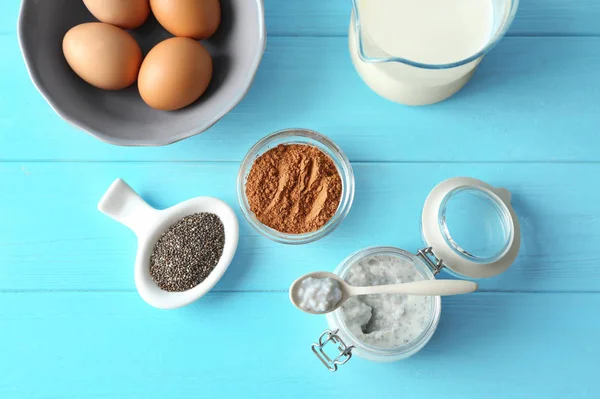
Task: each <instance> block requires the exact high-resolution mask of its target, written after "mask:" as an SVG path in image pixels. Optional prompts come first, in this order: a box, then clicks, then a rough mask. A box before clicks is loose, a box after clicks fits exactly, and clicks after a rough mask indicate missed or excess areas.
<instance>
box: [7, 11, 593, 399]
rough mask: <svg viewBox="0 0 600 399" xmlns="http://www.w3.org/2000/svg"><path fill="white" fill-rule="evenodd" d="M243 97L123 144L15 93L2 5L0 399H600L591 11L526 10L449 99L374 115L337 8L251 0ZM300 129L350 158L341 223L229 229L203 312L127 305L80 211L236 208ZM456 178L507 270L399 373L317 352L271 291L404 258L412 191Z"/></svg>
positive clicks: (27, 93)
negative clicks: (491, 219) (507, 216)
mask: <svg viewBox="0 0 600 399" xmlns="http://www.w3.org/2000/svg"><path fill="white" fill-rule="evenodd" d="M265 6H266V14H267V15H266V17H267V24H268V33H269V38H268V46H267V51H266V54H265V57H264V59H263V62H262V64H261V67H260V70H259V73H258V76H257V78H256V81H255V83H254V85H253V87H252V89H251V90H250V92H249V93H248V96H247V97H246V98H245V99H244V100H243V102H242V103H241V104H239V105H238V106H237V107H236V108H235V109H234V110H233V111H232V112H231V113H230V114H228V115H227V116H226V117H225V118H224V119H223V120H222V121H220V122H219V123H217V125H215V126H214V127H213V128H212V129H211V130H209V131H208V132H206V133H204V134H202V135H199V136H196V137H193V138H191V139H188V140H185V141H183V142H180V143H177V144H175V145H172V146H168V147H163V148H119V147H112V146H109V145H107V144H103V143H101V142H99V141H97V140H95V139H93V138H91V137H90V136H88V135H86V134H84V133H82V132H80V131H77V130H76V129H74V128H72V127H70V126H69V125H68V124H66V123H65V122H63V121H62V120H61V119H60V118H59V117H58V116H56V115H55V114H54V113H53V112H52V110H51V109H50V107H49V106H48V105H47V104H46V103H45V102H44V100H43V99H42V97H41V96H40V95H38V93H37V92H36V91H35V89H34V88H33V85H32V84H31V83H30V81H29V78H28V76H27V73H26V71H25V67H24V64H23V62H22V59H21V56H20V53H19V49H18V45H17V39H16V33H15V31H16V18H17V14H18V8H19V1H17V0H4V1H2V2H0V57H1V62H0V185H1V186H0V187H1V188H0V398H2V399H12V398H19V399H21V398H111V399H115V398H143V399H150V398H157V399H158V398H161V399H162V398H233V397H240V398H270V397H283V398H302V399H304V398H309V397H310V398H332V397H340V398H345V399H351V398H365V397H367V398H394V399H396V398H438V397H440V398H507V397H510V398H519V397H532V398H599V397H600V378H599V377H598V372H599V370H600V343H599V342H600V341H599V339H598V335H599V334H600V317H599V316H600V245H599V244H600V206H599V200H598V198H597V196H598V194H599V193H600V188H599V187H598V183H597V182H598V178H599V176H600V151H599V148H600V22H599V21H600V2H598V1H596V0H578V1H571V0H522V2H521V7H520V10H519V13H518V15H517V18H516V20H515V22H514V24H513V27H512V28H511V30H510V33H509V35H508V37H506V38H505V39H504V40H503V41H502V42H501V43H500V44H499V45H498V46H497V47H496V48H495V49H494V50H493V51H492V52H491V53H490V54H489V55H488V56H487V57H486V58H485V59H484V60H483V62H482V64H481V66H480V68H479V69H478V71H477V72H476V74H475V77H474V79H473V80H472V81H471V82H470V83H469V84H468V85H467V87H466V88H465V89H464V90H463V91H462V92H460V93H459V94H458V95H456V96H455V97H454V98H452V99H451V100H449V101H446V102H443V103H441V104H438V105H434V106H430V107H424V108H409V107H403V106H400V105H396V104H393V103H390V102H388V101H386V100H383V99H381V98H379V97H377V96H376V95H375V94H374V93H372V92H371V91H370V90H369V89H368V88H367V87H366V86H365V85H364V84H363V82H362V81H361V80H360V78H359V77H358V75H357V74H356V73H355V71H354V69H353V67H352V65H351V62H350V60H349V55H348V52H347V37H346V34H347V27H348V21H349V13H350V4H349V2H348V1H347V0H327V1H323V0H294V1H291V0H290V1H283V0H266V4H265ZM286 127H307V128H311V129H315V130H318V131H321V132H323V133H325V134H327V135H328V136H330V137H331V138H332V139H333V140H334V141H336V142H337V143H338V144H339V145H340V146H341V147H342V148H343V149H344V151H345V152H346V153H347V155H348V156H349V158H350V159H351V161H352V163H353V165H354V168H355V174H356V180H357V192H356V199H355V203H354V206H353V209H352V211H351V213H350V215H349V216H348V217H347V219H346V220H345V221H344V223H343V224H342V225H341V227H340V228H339V229H338V230H336V231H335V232H334V233H333V234H332V235H330V236H329V237H327V238H326V239H323V240H321V241H319V242H317V243H314V244H311V245H307V246H302V247H289V246H283V245H279V244H276V243H273V242H271V241H268V240H267V239H265V238H263V237H261V236H260V235H259V234H258V233H257V232H255V231H253V230H252V229H251V228H250V226H249V225H248V224H247V223H246V222H245V221H244V220H242V219H241V213H239V212H238V216H239V217H240V222H241V226H240V231H241V236H240V246H239V249H238V253H237V255H236V258H235V260H234V262H233V263H232V265H231V266H230V268H229V270H228V271H227V273H226V275H225V277H224V278H223V279H222V280H221V282H220V283H219V284H218V285H217V286H216V287H215V289H214V290H213V291H212V292H211V293H210V294H209V295H208V296H206V297H205V298H203V299H202V300H200V301H198V302H196V303H195V304H193V305H191V306H189V307H186V308H183V309H179V310H173V311H160V310H157V309H153V308H151V307H150V306H148V305H147V304H146V303H144V302H143V301H142V300H141V299H140V298H139V296H138V294H137V293H136V291H135V287H134V282H133V261H134V256H135V245H136V242H135V237H134V235H133V234H132V233H131V232H129V231H128V230H127V229H125V228H124V227H122V226H120V225H118V224H117V223H115V222H114V221H112V220H110V219H108V218H107V217H105V216H103V215H102V214H100V213H99V212H98V211H97V210H96V203H97V201H98V200H99V198H100V197H101V195H102V193H103V192H104V190H105V189H106V188H107V187H108V186H109V184H110V183H111V182H112V181H113V180H114V179H115V178H117V177H121V178H123V179H125V180H126V181H127V182H129V183H130V184H131V185H132V186H133V187H134V188H135V189H137V190H138V191H139V192H140V193H141V194H142V195H143V196H144V197H145V198H146V199H148V201H149V202H150V203H151V204H153V205H154V206H157V207H168V206H170V205H173V204H175V203H177V202H179V201H182V200H185V199H188V198H190V197H194V196H198V195H212V196H216V197H220V198H222V199H223V200H225V201H226V202H228V203H229V204H230V205H232V206H233V207H234V208H235V209H236V210H237V209H238V207H237V205H236V203H237V200H236V193H235V178H236V173H237V170H238V165H239V162H240V160H241V159H242V157H243V156H244V155H245V153H246V151H247V150H248V149H249V148H250V146H251V145H252V144H253V143H254V142H256V141H257V140H258V139H259V138H261V137H262V136H264V135H266V134H267V133H269V132H272V131H274V130H278V129H281V128H286ZM458 175H467V176H472V177H476V178H480V179H483V180H485V181H487V182H489V183H491V184H493V185H497V186H504V187H507V188H509V189H510V190H511V191H512V192H513V195H514V207H515V209H516V211H517V213H518V214H519V217H520V221H521V227H522V233H523V245H522V250H521V255H520V257H519V259H518V261H517V263H516V264H515V265H514V266H513V267H512V268H511V269H509V271H508V272H506V273H504V274H502V275H500V276H498V277H495V278H491V279H486V280H482V281H481V290H480V291H479V292H478V293H476V294H473V295H465V296H461V297H455V298H451V299H444V301H443V312H442V317H441V322H440V326H439V328H438V330H437V332H436V334H435V336H434V338H433V339H432V341H431V342H430V343H429V344H428V346H426V347H425V349H424V350H423V351H422V352H420V353H419V354H418V355H416V356H414V357H412V358H410V359H408V360H406V361H403V362H399V363H394V364H376V363H369V362H367V361H364V360H361V359H358V358H355V359H353V360H352V361H351V362H350V363H348V364H347V365H345V366H344V367H343V369H341V370H340V371H339V372H338V373H336V374H332V373H330V372H328V371H327V370H326V369H325V368H324V367H323V366H322V365H321V364H320V363H319V362H318V360H317V359H316V358H315V357H314V356H313V354H312V353H311V351H310V343H311V342H313V341H314V340H316V339H317V337H318V335H319V334H320V333H321V332H322V331H323V329H324V328H325V327H326V322H325V319H324V318H322V317H314V316H313V317H311V316H308V315H306V314H302V313H301V312H299V311H297V310H295V309H294V308H293V307H292V306H291V304H290V303H289V301H288V297H287V292H286V289H287V287H288V286H289V284H290V283H291V281H292V280H293V279H294V278H296V277H298V276H300V275H301V274H303V273H306V272H309V271H312V270H313V269H315V268H317V269H326V270H333V268H334V267H335V266H336V265H337V264H338V263H339V262H340V261H341V260H342V259H343V258H345V257H346V256H347V255H348V254H349V253H351V252H353V251H356V250H358V249H361V248H364V247H366V246H369V245H377V244H380V245H394V246H400V247H402V248H405V249H407V250H412V251H414V250H416V249H418V248H419V247H420V246H422V243H421V242H420V235H419V220H420V219H419V218H420V211H421V207H422V205H423V201H424V200H425V197H426V196H427V194H428V192H429V191H430V190H431V188H433V186H434V185H436V184H437V183H438V182H440V181H442V180H443V179H445V178H448V177H452V176H458Z"/></svg>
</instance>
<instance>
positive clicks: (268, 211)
mask: <svg viewBox="0 0 600 399" xmlns="http://www.w3.org/2000/svg"><path fill="white" fill-rule="evenodd" d="M246 197H247V198H248V202H249V204H250V210H251V211H252V212H253V213H254V215H256V217H257V218H258V220H259V221H260V222H261V223H263V224H265V225H267V226H269V227H271V228H273V229H275V230H277V231H280V232H282V233H288V234H303V233H309V232H312V231H315V230H318V229H320V228H321V227H323V225H324V224H325V223H327V222H328V221H329V219H331V218H332V217H333V215H334V214H335V212H336V211H337V208H338V205H339V204H340V200H341V197H342V179H341V178H340V175H339V173H338V171H337V169H336V167H335V164H334V163H333V160H332V159H331V158H330V157H329V156H328V155H327V154H325V153H324V152H322V151H321V150H319V149H317V148H315V147H312V146H310V145H304V144H287V145H284V144H280V145H279V146H277V147H275V148H272V149H270V150H269V151H267V152H265V153H264V154H262V155H261V156H260V157H258V158H257V159H256V161H255V162H254V164H253V165H252V168H251V169H250V173H249V174H248V178H247V180H246Z"/></svg>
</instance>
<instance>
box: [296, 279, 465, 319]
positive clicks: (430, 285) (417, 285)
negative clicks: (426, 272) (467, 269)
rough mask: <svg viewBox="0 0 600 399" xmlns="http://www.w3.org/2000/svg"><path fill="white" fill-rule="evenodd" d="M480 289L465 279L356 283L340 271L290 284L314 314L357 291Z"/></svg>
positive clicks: (450, 292)
mask: <svg viewBox="0 0 600 399" xmlns="http://www.w3.org/2000/svg"><path fill="white" fill-rule="evenodd" d="M475 291H477V284H476V283H474V282H472V281H464V280H423V281H413V282H409V283H401V284H390V285H374V286H371V287H354V286H352V285H350V284H348V283H346V282H345V281H344V280H342V279H341V278H340V277H339V276H338V275H337V274H334V273H329V272H313V273H308V274H305V275H304V276H302V277H300V278H299V279H297V280H296V281H294V282H293V283H292V285H291V287H290V300H291V301H292V303H293V304H294V306H296V307H297V308H298V309H300V310H302V311H304V312H306V313H311V314H325V313H329V312H333V311H334V310H336V309H337V308H339V307H340V306H342V305H343V304H344V303H345V302H346V301H347V300H348V299H349V298H351V297H353V296H356V295H373V294H397V295H432V296H448V295H460V294H469V293H471V292H475Z"/></svg>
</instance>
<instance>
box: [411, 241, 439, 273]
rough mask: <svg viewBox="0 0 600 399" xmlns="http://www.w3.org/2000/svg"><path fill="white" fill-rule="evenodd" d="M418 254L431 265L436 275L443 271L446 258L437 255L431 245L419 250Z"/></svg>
mask: <svg viewBox="0 0 600 399" xmlns="http://www.w3.org/2000/svg"><path fill="white" fill-rule="evenodd" d="M417 256H418V257H419V258H421V259H423V261H424V262H425V264H427V266H429V268H430V269H431V271H432V272H433V275H434V276H435V275H436V274H438V273H439V272H440V271H442V269H443V268H444V267H445V266H444V260H443V259H439V258H438V257H437V256H435V254H434V253H433V249H432V248H431V247H429V248H423V249H419V251H417Z"/></svg>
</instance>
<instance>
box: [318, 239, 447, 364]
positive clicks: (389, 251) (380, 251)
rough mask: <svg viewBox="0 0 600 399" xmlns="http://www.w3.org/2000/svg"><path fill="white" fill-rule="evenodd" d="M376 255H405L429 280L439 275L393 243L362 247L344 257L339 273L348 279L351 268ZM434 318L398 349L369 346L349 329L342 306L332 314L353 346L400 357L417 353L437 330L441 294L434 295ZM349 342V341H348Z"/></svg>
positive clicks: (360, 349) (379, 354) (362, 349)
mask: <svg viewBox="0 0 600 399" xmlns="http://www.w3.org/2000/svg"><path fill="white" fill-rule="evenodd" d="M375 255H390V256H396V257H399V258H402V259H404V260H408V261H410V262H412V265H413V266H414V267H415V268H416V269H417V271H418V272H419V273H420V274H421V275H422V276H423V277H425V278H427V279H428V280H433V279H435V275H434V274H433V272H432V270H431V269H430V268H429V267H427V265H426V264H425V263H424V262H423V261H422V260H421V259H420V258H418V257H417V256H416V255H414V254H412V253H410V252H408V251H405V250H403V249H401V248H397V247H391V246H388V247H386V246H375V247H367V248H364V249H362V250H359V251H356V252H354V253H353V254H351V255H349V256H348V257H347V258H346V259H344V260H343V261H342V262H341V263H340V264H339V265H338V267H337V268H336V270H335V271H334V273H335V274H337V275H338V276H340V277H341V278H342V279H344V276H345V275H346V274H347V272H348V270H349V269H350V267H351V266H352V265H353V264H355V263H356V262H357V261H358V260H362V259H365V258H367V257H370V256H375ZM431 306H432V308H431V317H430V320H429V323H428V325H427V327H425V328H424V329H423V332H422V333H421V334H420V335H419V336H418V337H417V338H416V339H414V340H412V341H411V342H409V343H408V344H406V345H403V346H397V347H394V348H380V347H376V346H373V345H369V344H367V343H365V342H363V341H361V340H359V339H358V338H357V337H356V336H355V335H354V334H353V333H352V332H351V331H350V329H349V328H348V326H347V325H346V322H345V320H344V317H343V316H342V314H341V309H342V308H340V309H338V310H336V311H334V312H332V313H330V315H331V317H332V318H333V321H334V323H335V324H336V325H337V326H339V329H340V332H341V333H342V334H343V336H345V337H349V338H350V339H351V340H352V342H351V345H353V346H354V347H355V348H356V349H357V350H359V351H364V352H368V353H372V354H374V355H377V356H384V357H385V356H390V357H391V356H398V355H401V354H407V355H410V354H413V353H416V352H417V351H418V350H420V349H421V348H422V347H423V346H424V345H425V344H427V342H428V341H429V340H430V339H431V337H432V336H433V334H434V332H435V330H436V329H437V326H438V323H439V319H440V315H441V310H442V302H441V298H440V297H439V296H437V297H434V298H433V300H432V301H431ZM346 344H347V345H348V343H347V342H346Z"/></svg>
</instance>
